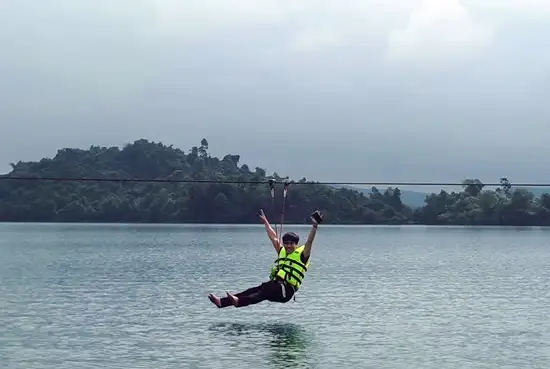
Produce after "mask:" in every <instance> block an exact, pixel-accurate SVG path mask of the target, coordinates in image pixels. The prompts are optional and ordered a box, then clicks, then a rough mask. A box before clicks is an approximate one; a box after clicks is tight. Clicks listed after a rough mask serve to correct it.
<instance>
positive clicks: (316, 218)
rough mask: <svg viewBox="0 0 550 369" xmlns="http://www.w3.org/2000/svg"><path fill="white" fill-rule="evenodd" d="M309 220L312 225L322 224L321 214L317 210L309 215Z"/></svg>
mask: <svg viewBox="0 0 550 369" xmlns="http://www.w3.org/2000/svg"><path fill="white" fill-rule="evenodd" d="M310 218H311V221H312V222H313V224H321V223H323V214H321V212H320V211H319V210H315V211H314V212H313V213H311V216H310Z"/></svg>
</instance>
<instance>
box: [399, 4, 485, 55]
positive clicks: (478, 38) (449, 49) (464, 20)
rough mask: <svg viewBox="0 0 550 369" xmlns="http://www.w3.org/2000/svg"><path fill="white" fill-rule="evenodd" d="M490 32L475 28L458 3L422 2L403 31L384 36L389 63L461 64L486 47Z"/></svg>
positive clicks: (466, 12) (471, 19) (481, 26)
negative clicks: (442, 62)
mask: <svg viewBox="0 0 550 369" xmlns="http://www.w3.org/2000/svg"><path fill="white" fill-rule="evenodd" d="M492 37H493V29H492V28H491V27H489V26H486V25H481V24H476V22H475V21H474V19H473V17H472V16H471V14H470V12H469V11H468V9H466V8H465V7H464V6H462V4H461V3H460V1H459V0H423V1H422V4H421V5H420V7H419V8H418V9H416V10H415V11H414V12H413V13H412V14H411V15H410V18H409V20H408V22H407V25H406V26H405V27H404V29H401V30H396V31H393V32H391V33H390V35H389V36H388V44H389V45H388V57H389V59H390V60H391V61H412V62H417V63H433V62H440V61H445V62H449V61H455V60H457V59H459V60H463V59H465V58H468V57H471V56H472V55H474V54H476V53H477V52H479V51H480V50H483V49H484V48H486V47H487V46H489V45H490V43H491V41H492Z"/></svg>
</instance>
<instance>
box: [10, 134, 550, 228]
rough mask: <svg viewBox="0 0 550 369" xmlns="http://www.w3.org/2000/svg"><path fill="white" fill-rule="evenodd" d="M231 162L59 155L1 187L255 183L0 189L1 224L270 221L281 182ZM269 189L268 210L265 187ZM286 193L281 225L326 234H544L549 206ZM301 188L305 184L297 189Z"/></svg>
mask: <svg viewBox="0 0 550 369" xmlns="http://www.w3.org/2000/svg"><path fill="white" fill-rule="evenodd" d="M239 162H240V156H239V155H231V154H229V155H226V156H225V157H223V158H217V157H212V156H211V155H210V154H209V152H208V142H207V140H206V139H203V140H202V141H201V144H200V145H199V146H194V147H192V148H191V149H190V150H189V151H188V152H184V151H182V150H180V149H178V148H174V147H173V146H166V145H163V144H161V143H155V142H149V141H147V140H144V139H142V140H138V141H136V142H134V143H133V144H129V145H126V146H125V147H123V148H122V149H120V148H118V147H99V146H92V147H90V149H88V150H81V149H61V150H58V152H57V155H56V156H55V157H54V158H51V159H50V158H44V159H42V160H40V161H38V162H22V161H19V162H18V163H16V164H11V166H12V170H11V172H10V173H8V174H6V175H4V176H2V177H25V178H29V177H47V178H109V179H128V178H132V179H164V180H166V179H168V180H203V181H204V180H208V181H232V182H259V183H237V184H230V183H166V182H165V183H153V182H97V181H62V180H54V181H43V180H18V179H13V180H6V179H4V180H0V221H13V222H23V221H26V222H148V223H158V222H163V223H165V222H174V223H176V222H179V223H258V211H259V209H260V208H263V209H264V210H265V211H266V214H267V215H268V217H269V218H270V219H271V220H272V221H273V222H276V221H278V218H279V217H280V212H281V200H282V189H283V184H282V183H283V182H284V180H285V179H284V178H281V177H280V176H279V175H278V174H277V173H273V174H272V175H268V174H267V173H266V170H265V169H262V168H258V167H256V168H254V169H253V170H252V169H251V168H249V167H248V166H247V165H246V164H240V163H239ZM270 178H273V179H275V180H276V181H277V183H276V193H275V195H276V203H275V207H274V206H273V203H272V198H271V192H270V187H269V185H268V180H269V179H270ZM297 182H298V183H294V184H293V183H291V184H290V187H289V189H288V197H287V204H286V205H287V206H286V211H285V222H288V223H309V217H308V215H309V214H310V213H311V212H312V211H313V210H315V209H320V210H321V211H323V213H324V214H325V218H326V220H327V223H329V224H414V223H419V224H472V225H473V224H495V225H496V224H506V225H546V224H549V222H550V197H549V196H548V195H543V196H541V197H540V198H535V197H534V195H533V194H532V193H530V192H528V191H526V190H523V189H512V188H511V186H510V184H509V182H508V181H507V180H506V179H503V180H502V188H499V189H497V190H495V191H491V190H486V189H484V186H483V184H482V183H481V182H479V181H477V180H466V181H465V182H464V186H463V187H464V191H462V192H457V193H455V192H452V193H447V192H445V191H441V192H440V193H439V194H430V195H428V196H427V197H426V200H425V205H424V206H423V207H422V208H418V209H411V208H410V207H408V206H406V205H405V204H403V202H402V201H401V192H400V190H399V189H398V188H395V189H392V188H388V189H386V190H384V191H380V190H378V189H376V188H373V189H372V193H369V194H368V195H365V194H363V193H361V192H359V191H355V190H351V189H347V188H341V189H338V188H333V187H330V186H326V185H322V184H319V183H315V182H312V181H308V180H307V179H306V178H302V179H301V180H299V181H297ZM305 182H307V184H303V183H305Z"/></svg>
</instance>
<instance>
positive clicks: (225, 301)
mask: <svg viewBox="0 0 550 369" xmlns="http://www.w3.org/2000/svg"><path fill="white" fill-rule="evenodd" d="M261 290H262V285H259V286H256V287H252V288H249V289H247V290H245V291H242V292H239V293H237V294H236V295H230V294H228V296H227V297H222V298H220V297H218V296H216V295H214V294H212V293H211V294H210V295H208V298H209V299H210V301H212V303H214V304H215V305H216V306H217V307H219V308H224V307H228V306H232V305H239V306H246V305H249V304H250V302H248V303H247V301H255V300H256V299H258V297H259V296H260V295H261V294H260V292H261ZM249 296H253V298H252V300H247V297H249ZM242 298H244V300H243V301H245V303H246V305H243V303H242V302H239V300H241V299H242ZM260 301H261V300H260ZM260 301H257V302H253V303H258V302H260Z"/></svg>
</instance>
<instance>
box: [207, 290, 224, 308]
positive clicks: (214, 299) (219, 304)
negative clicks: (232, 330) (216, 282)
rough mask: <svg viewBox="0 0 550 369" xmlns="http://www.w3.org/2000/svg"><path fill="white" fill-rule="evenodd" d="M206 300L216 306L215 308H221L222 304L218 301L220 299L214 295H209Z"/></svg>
mask: <svg viewBox="0 0 550 369" xmlns="http://www.w3.org/2000/svg"><path fill="white" fill-rule="evenodd" d="M208 298H209V299H210V301H212V303H213V304H214V305H216V306H217V307H219V308H221V307H222V302H221V300H220V298H219V297H218V296H216V295H214V294H213V293H211V294H210V295H208Z"/></svg>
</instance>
